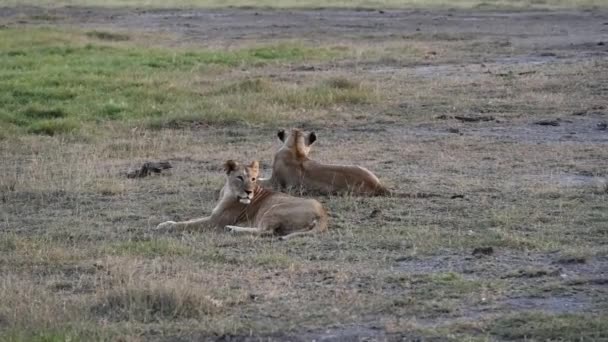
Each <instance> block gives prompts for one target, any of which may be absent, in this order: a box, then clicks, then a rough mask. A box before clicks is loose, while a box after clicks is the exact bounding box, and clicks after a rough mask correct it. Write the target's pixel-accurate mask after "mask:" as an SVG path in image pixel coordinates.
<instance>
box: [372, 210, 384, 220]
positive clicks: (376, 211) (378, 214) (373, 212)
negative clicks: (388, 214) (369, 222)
mask: <svg viewBox="0 0 608 342" xmlns="http://www.w3.org/2000/svg"><path fill="white" fill-rule="evenodd" d="M380 214H382V210H380V209H374V210H372V212H371V213H370V214H369V218H376V217H378V216H380Z"/></svg>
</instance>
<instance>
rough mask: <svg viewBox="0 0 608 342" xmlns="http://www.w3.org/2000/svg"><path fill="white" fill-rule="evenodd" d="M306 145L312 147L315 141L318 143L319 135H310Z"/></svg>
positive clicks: (313, 133) (312, 133)
mask: <svg viewBox="0 0 608 342" xmlns="http://www.w3.org/2000/svg"><path fill="white" fill-rule="evenodd" d="M306 140H307V141H306V145H308V146H310V145H312V144H313V143H314V142H315V141H317V135H316V134H315V132H310V133H308V137H307V138H306Z"/></svg>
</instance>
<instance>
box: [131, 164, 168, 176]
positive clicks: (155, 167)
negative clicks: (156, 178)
mask: <svg viewBox="0 0 608 342" xmlns="http://www.w3.org/2000/svg"><path fill="white" fill-rule="evenodd" d="M172 167H173V166H171V164H170V163H169V162H167V161H161V162H145V163H144V164H143V165H142V166H141V167H140V168H137V169H133V170H130V171H129V172H127V178H142V177H147V176H149V175H151V174H152V173H161V172H162V171H163V170H167V169H170V168H172Z"/></svg>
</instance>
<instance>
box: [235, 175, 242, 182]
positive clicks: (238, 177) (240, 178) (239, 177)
mask: <svg viewBox="0 0 608 342" xmlns="http://www.w3.org/2000/svg"><path fill="white" fill-rule="evenodd" d="M236 179H238V180H240V181H241V182H242V181H244V179H243V176H237V177H236Z"/></svg>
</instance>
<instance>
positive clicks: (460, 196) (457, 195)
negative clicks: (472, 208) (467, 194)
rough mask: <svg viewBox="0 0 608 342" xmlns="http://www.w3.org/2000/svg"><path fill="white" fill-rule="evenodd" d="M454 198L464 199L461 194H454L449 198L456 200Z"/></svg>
mask: <svg viewBox="0 0 608 342" xmlns="http://www.w3.org/2000/svg"><path fill="white" fill-rule="evenodd" d="M456 198H464V195H463V194H456V195H452V196H451V197H450V199H456Z"/></svg>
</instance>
